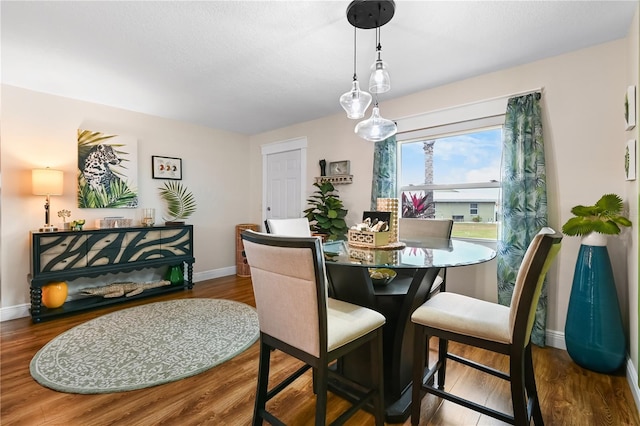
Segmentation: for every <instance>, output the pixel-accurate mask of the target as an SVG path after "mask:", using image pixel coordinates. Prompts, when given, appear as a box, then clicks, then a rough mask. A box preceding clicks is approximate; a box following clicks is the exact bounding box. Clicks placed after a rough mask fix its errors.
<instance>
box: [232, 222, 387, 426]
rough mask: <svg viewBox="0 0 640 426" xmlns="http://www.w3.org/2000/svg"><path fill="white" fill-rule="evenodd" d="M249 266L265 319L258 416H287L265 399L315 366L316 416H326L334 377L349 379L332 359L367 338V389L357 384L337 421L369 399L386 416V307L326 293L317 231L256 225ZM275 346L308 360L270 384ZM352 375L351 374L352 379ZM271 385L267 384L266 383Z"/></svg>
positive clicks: (248, 240) (249, 235) (256, 420)
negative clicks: (286, 232)
mask: <svg viewBox="0 0 640 426" xmlns="http://www.w3.org/2000/svg"><path fill="white" fill-rule="evenodd" d="M242 239H243V243H244V250H245V253H246V255H247V260H248V262H249V265H250V266H251V281H252V283H253V291H254V295H255V300H256V307H257V309H258V319H259V322H260V363H259V371H258V385H257V391H256V401H255V408H254V415H253V424H254V425H259V424H262V422H263V420H267V421H268V422H269V423H271V424H282V423H281V422H280V420H279V419H277V418H276V417H275V416H274V415H273V414H271V413H270V412H269V411H268V410H267V407H266V405H267V402H268V401H269V400H270V399H271V398H273V397H274V396H275V395H276V394H278V393H279V392H281V391H282V390H284V389H285V388H286V386H287V385H289V384H291V383H292V382H293V381H294V380H295V379H296V378H298V377H299V376H300V375H301V374H303V373H304V372H305V371H307V370H308V369H309V368H310V367H313V369H314V388H315V392H316V415H315V424H316V425H324V424H325V422H326V407H327V387H328V380H329V377H331V378H332V380H340V381H347V379H345V378H343V377H342V376H340V375H337V374H335V373H334V372H333V371H332V370H331V369H330V368H329V363H331V362H332V361H334V360H336V359H337V358H339V357H341V356H344V355H345V354H346V353H348V352H350V351H351V350H353V349H356V348H359V347H361V346H362V345H368V346H369V350H370V355H371V360H372V362H371V383H372V385H370V389H366V390H365V389H364V388H363V387H362V386H358V385H354V384H353V383H350V384H351V385H354V386H352V387H353V388H355V389H360V391H358V392H357V393H359V394H360V395H359V396H360V399H359V401H357V403H355V404H354V406H353V407H352V408H351V409H349V410H347V411H346V412H345V413H344V414H342V415H341V416H340V417H338V419H336V421H335V423H339V424H341V423H343V422H344V421H345V420H346V419H347V418H349V417H351V416H352V415H353V414H354V413H356V412H357V410H358V409H359V408H362V407H363V406H364V405H365V404H368V403H371V404H372V405H373V407H374V408H373V411H374V415H375V418H376V422H375V423H376V425H378V426H382V425H383V424H384V387H383V364H382V325H383V324H384V322H385V318H384V316H382V314H380V313H378V312H376V311H373V310H371V309H368V308H364V307H361V306H357V305H353V304H351V303H347V302H343V301H339V300H335V299H331V298H329V297H328V296H327V279H326V271H325V264H324V254H323V252H322V243H321V241H320V239H318V238H315V237H284V236H277V235H269V234H262V233H257V232H253V231H244V232H243V233H242ZM272 349H279V350H281V351H283V352H285V353H287V354H289V355H291V356H293V357H295V358H298V359H299V360H301V361H303V362H304V363H305V365H304V366H303V367H302V368H300V369H299V370H298V371H296V372H295V373H293V374H292V375H291V376H289V377H288V378H286V379H284V380H283V381H282V382H280V384H278V385H274V386H271V387H268V382H269V364H270V354H271V350H272ZM347 383H348V382H347ZM268 388H269V390H268Z"/></svg>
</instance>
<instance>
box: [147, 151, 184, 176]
mask: <svg viewBox="0 0 640 426" xmlns="http://www.w3.org/2000/svg"><path fill="white" fill-rule="evenodd" d="M151 170H152V174H151V177H152V178H154V179H173V180H182V158H175V157H160V156H158V155H153V156H151Z"/></svg>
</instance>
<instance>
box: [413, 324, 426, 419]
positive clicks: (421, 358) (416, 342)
mask: <svg viewBox="0 0 640 426" xmlns="http://www.w3.org/2000/svg"><path fill="white" fill-rule="evenodd" d="M413 329H414V333H413V336H414V337H413V377H412V382H413V384H412V388H411V424H412V425H414V426H415V425H417V424H418V423H420V407H421V403H422V397H421V395H422V380H423V375H424V365H425V362H426V357H425V351H424V349H425V344H424V342H425V340H426V341H427V342H428V341H429V339H428V338H425V334H424V328H422V326H420V325H418V324H414V325H413Z"/></svg>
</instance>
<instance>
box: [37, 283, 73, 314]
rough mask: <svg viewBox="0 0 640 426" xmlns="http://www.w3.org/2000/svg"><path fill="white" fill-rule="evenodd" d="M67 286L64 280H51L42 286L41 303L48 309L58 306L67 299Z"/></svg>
mask: <svg viewBox="0 0 640 426" xmlns="http://www.w3.org/2000/svg"><path fill="white" fill-rule="evenodd" d="M68 291H69V290H68V286H67V283H66V282H64V281H52V282H50V283H49V284H47V285H45V286H42V304H43V305H44V306H46V307H47V308H49V309H54V308H59V307H60V306H62V305H64V302H65V301H66V300H67V294H68Z"/></svg>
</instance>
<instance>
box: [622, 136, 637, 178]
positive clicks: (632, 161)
mask: <svg viewBox="0 0 640 426" xmlns="http://www.w3.org/2000/svg"><path fill="white" fill-rule="evenodd" d="M636 168H637V160H636V140H635V139H631V140H629V141H628V142H627V148H626V150H625V152H624V173H625V176H626V178H627V180H636Z"/></svg>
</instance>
